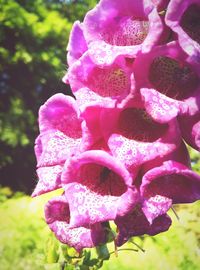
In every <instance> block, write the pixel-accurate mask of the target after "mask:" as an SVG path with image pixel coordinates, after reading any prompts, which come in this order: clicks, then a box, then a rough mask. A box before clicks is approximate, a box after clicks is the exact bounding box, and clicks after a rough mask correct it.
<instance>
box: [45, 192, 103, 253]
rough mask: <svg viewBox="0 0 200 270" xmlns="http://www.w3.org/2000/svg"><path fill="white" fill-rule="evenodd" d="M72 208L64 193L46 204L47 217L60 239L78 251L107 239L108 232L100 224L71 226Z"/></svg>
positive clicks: (51, 227)
mask: <svg viewBox="0 0 200 270" xmlns="http://www.w3.org/2000/svg"><path fill="white" fill-rule="evenodd" d="M70 215H71V214H70V209H69V204H68V202H67V199H66V197H65V196H64V195H62V196H59V197H55V198H53V199H51V200H50V201H48V203H47V204H46V205H45V219H46V222H47V224H48V225H49V227H50V229H51V230H52V231H53V232H54V234H55V236H56V237H57V238H58V240H59V241H60V242H62V243H64V244H67V245H69V246H71V247H74V248H75V249H76V250H77V251H78V252H80V251H81V250H82V249H83V248H91V247H95V246H97V245H100V244H102V243H105V241H106V232H105V230H104V227H103V226H102V225H101V224H100V223H97V224H94V225H91V226H89V227H78V228H74V229H72V228H70V225H69V223H70V218H71V217H70Z"/></svg>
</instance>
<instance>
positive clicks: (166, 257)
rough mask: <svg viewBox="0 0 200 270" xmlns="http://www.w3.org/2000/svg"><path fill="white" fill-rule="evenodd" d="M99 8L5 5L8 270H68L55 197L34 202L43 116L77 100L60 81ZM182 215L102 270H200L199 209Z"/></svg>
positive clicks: (2, 107) (0, 119) (0, 143)
mask: <svg viewBox="0 0 200 270" xmlns="http://www.w3.org/2000/svg"><path fill="white" fill-rule="evenodd" d="M96 2H97V1H95V0H74V1H73V0H71V1H70V0H68V1H67V0H44V1H42V0H17V1H14V0H0V269H1V270H10V269H16V270H24V269H26V270H29V269H30V270H40V269H41V270H42V269H47V270H48V269H49V270H51V269H52V270H57V269H61V268H60V267H61V266H60V262H59V263H57V262H56V261H57V259H58V258H57V257H58V256H57V250H58V249H59V248H60V247H59V243H58V242H57V241H56V240H55V239H54V238H53V236H52V234H51V232H50V231H49V230H48V228H47V226H46V225H45V222H44V219H43V206H44V204H45V202H46V201H47V200H48V199H49V198H51V197H52V196H55V193H50V194H47V195H43V196H41V197H40V198H35V199H32V198H31V197H30V194H31V193H32V191H33V189H34V186H35V185H36V183H37V176H36V173H35V166H36V160H35V156H34V151H33V147H34V139H35V138H36V136H37V134H38V125H37V115H38V109H39V107H40V106H41V105H42V104H43V103H44V102H45V101H46V100H47V99H48V98H49V97H50V96H52V95H53V94H55V93H58V92H61V93H65V94H69V95H70V94H71V90H70V88H69V87H68V86H66V85H65V84H63V83H62V80H61V79H62V77H63V75H64V74H65V72H66V69H67V64H66V46H67V42H68V37H69V33H70V29H71V27H72V24H73V22H74V21H75V20H82V19H83V17H84V14H85V13H86V12H87V11H88V10H89V9H91V8H92V7H93V6H94V5H95V4H96ZM190 153H191V159H192V166H193V168H194V170H196V171H197V172H200V156H199V154H198V153H197V152H195V151H194V150H191V149H190ZM58 192H59V191H58ZM176 212H177V213H178V215H179V220H177V218H176V217H175V215H174V214H173V213H172V212H169V214H170V215H171V217H172V218H173V226H172V227H171V229H170V230H169V231H168V232H167V233H163V234H160V235H158V236H155V237H148V236H144V237H142V238H134V242H136V243H137V244H139V245H140V246H141V247H143V249H145V252H142V251H138V252H133V251H120V252H119V254H118V257H116V256H115V255H113V254H112V255H111V258H110V260H108V261H107V262H105V263H104V266H103V268H102V269H104V270H106V269H109V270H117V269H122V270H123V269H124V270H138V269H139V270H140V269H144V270H146V269H147V270H148V269H149V270H157V269H158V270H159V269H162V270H176V269H183V270H199V269H200V222H199V221H200V203H199V202H197V203H195V204H190V205H187V206H186V205H182V206H176ZM49 243H50V244H49ZM52 243H53V244H52ZM131 247H132V248H135V247H133V244H131V243H129V244H127V245H126V246H125V248H131ZM109 249H110V251H112V250H113V246H112V244H110V246H109ZM68 269H71V268H68ZM91 269H92V268H91Z"/></svg>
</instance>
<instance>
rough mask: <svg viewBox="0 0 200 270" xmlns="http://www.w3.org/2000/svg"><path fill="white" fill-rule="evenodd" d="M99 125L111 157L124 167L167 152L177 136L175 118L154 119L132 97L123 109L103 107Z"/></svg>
mask: <svg viewBox="0 0 200 270" xmlns="http://www.w3.org/2000/svg"><path fill="white" fill-rule="evenodd" d="M101 127H102V130H103V132H104V136H105V140H106V141H107V144H108V146H109V148H110V150H111V152H112V154H113V156H115V157H116V158H117V159H119V160H121V161H122V162H123V163H124V164H125V165H126V166H127V167H128V168H131V167H133V168H136V167H138V166H140V165H141V164H143V163H145V162H147V161H149V160H153V159H155V158H158V157H162V156H164V155H166V154H168V153H170V152H171V151H173V150H174V149H176V147H177V146H178V145H179V144H180V139H181V137H180V131H179V127H178V124H177V121H176V119H172V120H171V121H169V122H168V123H159V122H156V121H154V120H153V119H152V117H151V116H150V115H148V113H147V112H146V110H145V107H144V106H143V105H142V103H136V102H135V101H134V100H133V101H132V102H130V103H129V104H127V105H126V107H124V108H123V109H107V110H104V111H103V113H102V116H101ZM147 153H148V155H147Z"/></svg>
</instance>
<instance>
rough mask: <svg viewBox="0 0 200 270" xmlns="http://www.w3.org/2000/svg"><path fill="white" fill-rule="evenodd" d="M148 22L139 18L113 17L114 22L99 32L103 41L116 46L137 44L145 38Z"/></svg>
mask: <svg viewBox="0 0 200 270" xmlns="http://www.w3.org/2000/svg"><path fill="white" fill-rule="evenodd" d="M148 31H149V22H148V21H147V20H144V19H140V18H134V17H132V18H130V17H123V18H119V17H117V18H115V22H113V24H111V25H110V26H109V29H108V28H107V29H106V31H105V32H103V33H102V34H101V36H102V38H103V39H104V41H105V42H107V43H109V44H111V45H116V46H131V45H139V44H141V43H142V42H143V41H144V39H145V38H146V36H147V34H148Z"/></svg>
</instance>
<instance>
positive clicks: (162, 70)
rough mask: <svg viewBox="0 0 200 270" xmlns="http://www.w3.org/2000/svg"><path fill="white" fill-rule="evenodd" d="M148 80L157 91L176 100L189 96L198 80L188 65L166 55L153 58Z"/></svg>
mask: <svg viewBox="0 0 200 270" xmlns="http://www.w3.org/2000/svg"><path fill="white" fill-rule="evenodd" d="M149 80H150V82H151V83H152V85H153V87H155V88H156V90H157V91H159V92H160V93H162V94H165V95H166V96H168V97H170V98H174V99H177V100H182V99H184V98H187V97H188V96H190V95H191V94H192V93H193V92H194V91H195V89H196V87H197V86H198V82H199V78H198V76H197V74H196V73H195V72H194V71H193V70H192V69H191V68H190V67H189V66H187V65H184V64H182V63H181V62H178V61H176V60H174V59H172V58H169V57H166V56H159V57H157V58H155V59H154V60H153V62H152V63H151V66H150V71H149Z"/></svg>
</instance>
